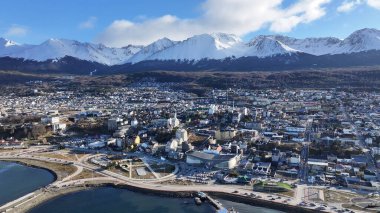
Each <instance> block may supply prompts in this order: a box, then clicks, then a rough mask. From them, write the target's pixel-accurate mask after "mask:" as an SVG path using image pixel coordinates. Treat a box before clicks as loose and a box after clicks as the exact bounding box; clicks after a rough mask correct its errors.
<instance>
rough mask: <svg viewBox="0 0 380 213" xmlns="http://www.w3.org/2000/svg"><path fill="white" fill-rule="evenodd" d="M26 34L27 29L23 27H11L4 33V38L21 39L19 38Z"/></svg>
mask: <svg viewBox="0 0 380 213" xmlns="http://www.w3.org/2000/svg"><path fill="white" fill-rule="evenodd" d="M27 32H28V29H27V28H26V27H24V26H20V25H12V26H11V27H10V28H9V29H8V30H7V31H6V32H5V36H7V37H12V36H17V37H21V36H25V35H26V33H27Z"/></svg>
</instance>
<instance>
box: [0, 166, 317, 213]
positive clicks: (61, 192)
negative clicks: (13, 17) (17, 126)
mask: <svg viewBox="0 0 380 213" xmlns="http://www.w3.org/2000/svg"><path fill="white" fill-rule="evenodd" d="M24 160H25V159H24ZM1 161H8V162H14V163H20V164H23V165H25V166H30V167H35V168H39V169H45V170H47V171H49V172H51V173H52V174H53V175H54V177H56V179H55V181H53V182H52V183H54V182H56V181H57V180H58V179H57V177H58V175H57V173H56V171H54V170H53V169H52V168H46V167H43V166H41V165H33V164H32V163H28V162H25V161H23V159H20V160H18V159H1ZM52 183H50V184H52ZM50 184H48V185H50ZM48 185H47V186H48ZM45 187H46V186H45ZM45 187H43V188H45ZM99 187H113V188H119V189H126V190H130V191H132V192H137V193H143V194H148V195H155V196H161V197H175V198H192V197H194V195H195V194H196V193H197V192H198V191H168V190H165V186H164V185H163V186H162V187H157V188H155V189H152V188H145V187H139V186H134V185H128V184H122V183H117V184H115V183H110V182H105V183H102V182H100V183H96V181H94V182H84V184H83V185H80V186H71V187H65V188H62V189H50V190H49V191H43V192H42V193H41V194H40V195H39V196H38V197H37V198H34V199H32V200H28V201H26V202H25V203H23V205H21V206H17V209H12V210H10V211H9V212H22V213H27V212H28V211H30V210H31V209H33V208H35V207H37V206H39V205H41V204H43V203H45V202H47V201H49V200H52V199H55V198H58V197H61V196H65V195H68V194H70V193H75V192H78V191H84V190H91V189H95V188H99ZM43 188H40V189H38V190H36V191H39V190H41V189H43ZM204 192H205V193H207V194H209V195H212V196H214V197H216V198H223V199H225V200H230V201H233V202H237V203H244V204H247V205H252V206H258V207H263V208H268V209H273V210H280V211H286V212H296V213H309V212H322V211H317V210H312V209H306V208H303V207H299V206H293V205H288V204H284V203H279V202H273V201H268V200H264V199H257V198H252V197H246V196H242V195H238V194H231V193H226V192H217V191H207V190H205V191H204Z"/></svg>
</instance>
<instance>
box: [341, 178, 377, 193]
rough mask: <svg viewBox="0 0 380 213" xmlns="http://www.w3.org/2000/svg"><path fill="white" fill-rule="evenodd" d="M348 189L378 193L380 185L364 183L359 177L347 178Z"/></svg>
mask: <svg viewBox="0 0 380 213" xmlns="http://www.w3.org/2000/svg"><path fill="white" fill-rule="evenodd" d="M345 181H346V184H347V187H348V188H350V189H359V190H366V191H378V190H380V185H379V183H377V182H371V181H362V180H360V179H359V178H357V177H346V178H345Z"/></svg>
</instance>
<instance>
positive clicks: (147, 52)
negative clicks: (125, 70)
mask: <svg viewBox="0 0 380 213" xmlns="http://www.w3.org/2000/svg"><path fill="white" fill-rule="evenodd" d="M175 44H177V42H176V41H172V40H170V39H168V38H162V39H160V40H157V41H155V42H153V43H152V44H150V45H148V46H146V47H143V48H142V49H141V50H140V51H139V52H137V53H136V54H135V55H134V56H133V57H131V58H130V59H129V60H128V62H131V63H137V62H140V61H144V60H146V59H148V58H149V57H151V56H152V55H154V54H156V53H158V52H160V51H163V50H165V49H167V48H169V47H172V46H174V45H175Z"/></svg>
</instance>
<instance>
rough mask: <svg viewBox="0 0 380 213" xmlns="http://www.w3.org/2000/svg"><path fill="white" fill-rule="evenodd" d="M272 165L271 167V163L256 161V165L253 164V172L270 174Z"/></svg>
mask: <svg viewBox="0 0 380 213" xmlns="http://www.w3.org/2000/svg"><path fill="white" fill-rule="evenodd" d="M270 167H271V163H268V162H258V163H255V165H254V166H253V168H252V172H253V173H254V174H258V175H269V174H270V172H271V171H270Z"/></svg>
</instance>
